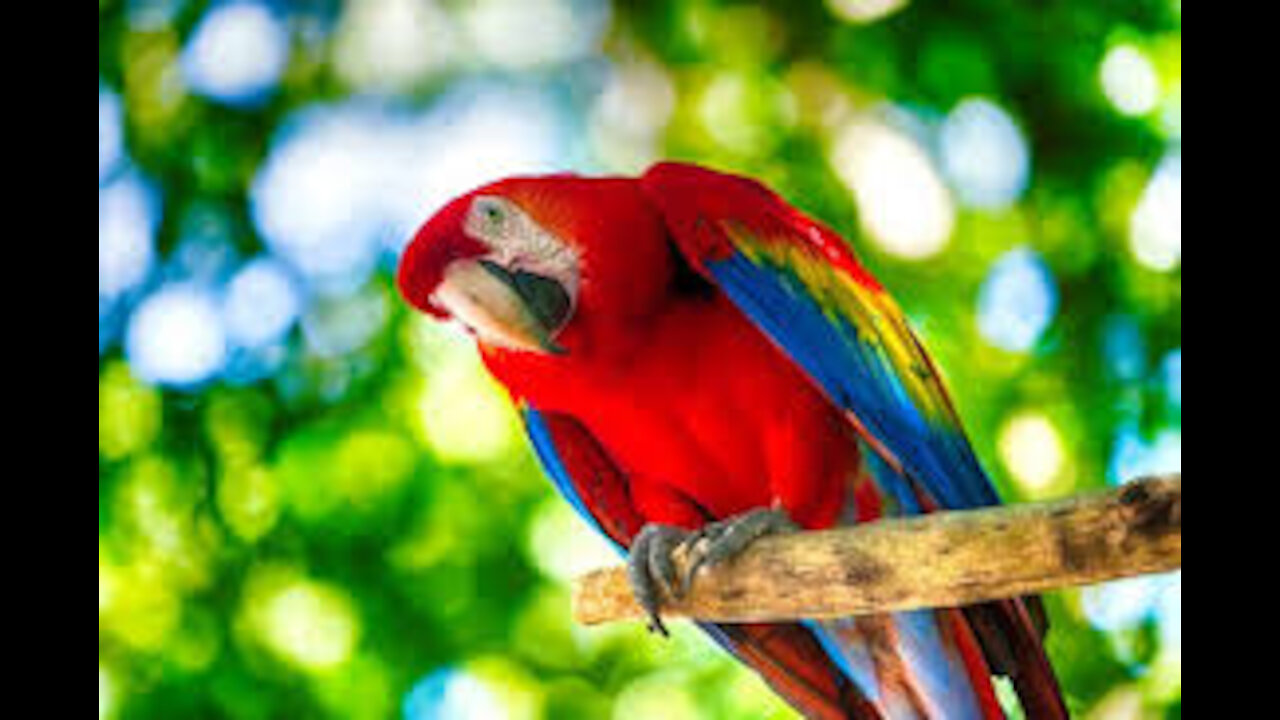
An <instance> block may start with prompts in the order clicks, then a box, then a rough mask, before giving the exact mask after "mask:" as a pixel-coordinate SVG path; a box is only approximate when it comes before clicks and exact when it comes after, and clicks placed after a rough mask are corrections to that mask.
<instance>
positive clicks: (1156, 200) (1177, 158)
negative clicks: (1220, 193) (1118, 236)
mask: <svg viewBox="0 0 1280 720" xmlns="http://www.w3.org/2000/svg"><path fill="white" fill-rule="evenodd" d="M1129 243H1130V248H1131V249H1132V250H1133V255H1134V257H1136V258H1137V259H1138V262H1140V263H1142V264H1143V265H1144V266H1146V267H1148V268H1150V269H1152V270H1155V271H1157V272H1168V271H1170V270H1174V269H1176V268H1177V267H1178V266H1179V265H1180V264H1181V263H1182V154H1181V152H1179V153H1177V154H1176V155H1173V156H1171V157H1169V158H1167V159H1165V161H1164V162H1162V163H1161V164H1160V167H1159V168H1157V169H1156V172H1155V175H1154V176H1153V177H1152V178H1151V182H1150V184H1148V185H1147V189H1146V190H1145V191H1144V192H1143V194H1142V199H1141V200H1139V201H1138V207H1137V209H1136V210H1135V211H1134V213H1133V219H1132V224H1131V227H1130V230H1129Z"/></svg>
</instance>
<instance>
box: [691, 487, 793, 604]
mask: <svg viewBox="0 0 1280 720" xmlns="http://www.w3.org/2000/svg"><path fill="white" fill-rule="evenodd" d="M796 529H797V526H796V524H795V523H794V522H792V520H791V518H790V517H789V516H788V515H787V513H786V511H784V510H781V509H778V508H773V509H769V510H753V511H751V512H747V513H743V514H742V515H738V516H736V517H732V518H729V519H728V520H722V521H720V522H717V523H712V524H710V525H707V526H706V527H704V528H702V530H699V531H698V532H697V533H696V534H695V535H692V536H690V538H689V539H688V540H686V543H687V544H688V549H689V567H688V571H687V572H686V573H685V576H684V580H683V583H682V592H681V596H683V595H686V594H688V592H689V589H690V588H691V587H692V586H693V579H694V578H695V577H697V575H698V572H699V571H701V570H702V569H703V568H704V567H714V566H716V565H719V564H721V563H723V562H726V561H728V560H732V559H733V558H735V557H737V556H738V555H740V554H742V552H743V551H744V550H746V549H747V548H748V547H750V546H751V544H752V543H754V542H755V541H757V540H759V539H760V538H762V537H765V536H768V535H777V534H779V533H784V532H793V531H795V530H796Z"/></svg>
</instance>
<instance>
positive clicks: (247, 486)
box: [217, 465, 282, 543]
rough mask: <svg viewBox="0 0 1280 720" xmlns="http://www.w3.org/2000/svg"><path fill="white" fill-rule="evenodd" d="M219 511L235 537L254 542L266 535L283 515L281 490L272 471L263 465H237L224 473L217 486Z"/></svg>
mask: <svg viewBox="0 0 1280 720" xmlns="http://www.w3.org/2000/svg"><path fill="white" fill-rule="evenodd" d="M217 492H218V496H217V497H218V512H220V513H221V516H222V519H223V521H224V522H226V524H227V526H228V527H229V528H230V529H231V531H232V532H233V533H235V534H236V537H238V538H240V539H241V540H243V541H245V542H248V543H255V542H257V541H259V540H261V539H262V538H264V537H266V536H267V535H268V534H269V533H270V532H271V530H272V529H274V528H275V526H276V522H277V521H279V519H280V511H281V504H282V503H281V490H280V486H279V482H278V480H277V479H276V477H275V475H274V474H272V472H271V471H270V470H269V469H267V468H263V467H258V466H253V465H250V466H247V467H240V466H235V467H231V468H228V470H227V472H225V473H223V474H222V477H221V480H220V482H219V483H218V486H217Z"/></svg>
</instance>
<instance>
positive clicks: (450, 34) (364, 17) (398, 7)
mask: <svg viewBox="0 0 1280 720" xmlns="http://www.w3.org/2000/svg"><path fill="white" fill-rule="evenodd" d="M458 49H459V48H458V39H457V37H456V30H455V28H454V27H453V23H452V19H451V18H450V17H449V15H448V14H447V13H445V12H444V11H442V10H441V9H440V7H439V6H438V4H437V3H436V2H434V0H367V1H366V2H358V3H347V4H346V5H345V6H344V8H343V12H342V19H341V21H340V23H339V25H338V32H337V35H336V38H335V40H334V51H333V53H334V63H335V65H336V66H337V70H338V73H339V74H340V75H341V76H342V77H343V78H344V79H346V80H347V82H350V83H352V84H354V85H357V86H361V87H367V88H372V89H378V90H393V89H402V88H409V87H413V86H415V85H417V84H419V83H421V82H423V81H425V80H427V79H428V78H430V77H432V76H434V75H435V74H436V73H438V72H440V71H442V70H443V69H444V68H446V67H447V66H448V65H449V63H450V62H451V61H452V60H453V58H454V57H455V55H457V53H458Z"/></svg>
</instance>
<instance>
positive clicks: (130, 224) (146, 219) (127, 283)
mask: <svg viewBox="0 0 1280 720" xmlns="http://www.w3.org/2000/svg"><path fill="white" fill-rule="evenodd" d="M159 224H160V200H159V197H158V196H157V195H156V193H155V192H154V190H153V189H152V188H151V187H150V186H149V185H148V184H147V183H146V182H145V181H144V180H142V179H141V178H139V177H137V176H134V175H126V176H124V177H121V178H119V179H117V180H116V181H115V182H112V183H111V184H110V185H108V186H106V187H103V188H99V189H98V297H99V298H100V299H105V300H108V301H111V300H115V299H117V298H119V297H120V296H121V295H123V294H125V293H127V292H129V291H130V290H133V289H134V288H137V287H138V286H139V285H141V284H142V283H143V281H145V280H146V279H147V277H148V276H149V275H150V273H151V270H152V266H153V265H154V264H155V234H156V229H157V228H158V227H159Z"/></svg>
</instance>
